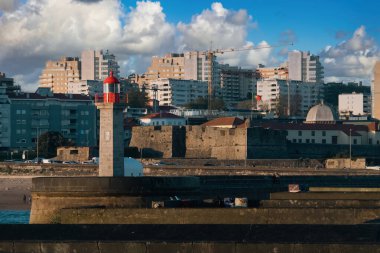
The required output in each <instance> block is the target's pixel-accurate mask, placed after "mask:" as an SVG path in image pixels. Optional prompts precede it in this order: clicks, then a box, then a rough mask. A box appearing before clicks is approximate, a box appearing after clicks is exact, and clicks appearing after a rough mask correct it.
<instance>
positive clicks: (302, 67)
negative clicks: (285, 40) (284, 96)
mask: <svg viewBox="0 0 380 253" xmlns="http://www.w3.org/2000/svg"><path fill="white" fill-rule="evenodd" d="M288 71H289V79H290V80H296V81H303V82H316V83H323V78H324V71H323V66H322V64H321V62H320V61H319V56H317V55H312V54H310V52H301V51H292V52H289V53H288Z"/></svg>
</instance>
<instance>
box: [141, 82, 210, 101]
mask: <svg viewBox="0 0 380 253" xmlns="http://www.w3.org/2000/svg"><path fill="white" fill-rule="evenodd" d="M146 88H148V89H147V90H146V91H147V93H148V96H149V97H150V98H152V99H157V100H158V101H159V104H160V105H173V106H184V105H185V104H187V103H189V102H190V101H192V100H195V99H197V98H198V97H203V98H206V97H207V94H208V93H207V92H208V90H207V82H203V81H198V80H180V79H171V78H169V79H168V78H160V79H157V80H154V81H151V82H150V83H149V84H147V86H146ZM155 93H156V94H155Z"/></svg>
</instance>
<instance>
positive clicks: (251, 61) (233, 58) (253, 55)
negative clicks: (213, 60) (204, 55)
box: [177, 2, 272, 67]
mask: <svg viewBox="0 0 380 253" xmlns="http://www.w3.org/2000/svg"><path fill="white" fill-rule="evenodd" d="M252 19H253V18H252V16H250V15H248V13H247V11H246V10H238V11H235V10H229V9H226V8H224V7H223V5H222V4H221V3H219V2H216V3H213V4H212V5H211V10H209V9H206V10H204V11H203V12H202V13H200V14H197V15H194V16H193V17H192V20H191V22H190V23H189V24H185V23H183V22H179V23H178V24H177V29H178V31H179V32H180V33H181V37H180V39H179V41H180V42H179V44H180V46H179V47H180V48H181V49H183V50H186V51H190V50H201V51H205V50H207V49H209V48H210V46H212V48H213V49H228V48H236V49H239V48H246V47H253V46H254V43H253V42H252V41H248V40H247V33H248V30H249V29H251V28H255V27H256V26H257V23H253V22H252ZM258 46H259V47H260V46H269V45H268V43H267V42H266V41H262V42H260V43H259V44H258ZM271 51H272V49H270V48H267V49H260V50H247V51H241V52H234V53H225V54H224V55H217V56H218V57H219V59H220V61H221V62H223V63H228V64H231V65H241V66H247V67H248V66H249V67H255V66H256V65H257V64H258V63H264V64H267V63H268V62H269V56H270V54H271Z"/></svg>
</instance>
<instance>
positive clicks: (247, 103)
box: [235, 100, 257, 110]
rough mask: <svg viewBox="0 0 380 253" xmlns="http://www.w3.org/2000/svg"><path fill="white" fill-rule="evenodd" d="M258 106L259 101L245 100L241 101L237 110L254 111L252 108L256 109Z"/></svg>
mask: <svg viewBox="0 0 380 253" xmlns="http://www.w3.org/2000/svg"><path fill="white" fill-rule="evenodd" d="M256 106H257V101H256V100H254V101H252V100H243V101H239V102H238V103H237V104H236V106H235V108H236V109H244V110H252V108H254V109H256Z"/></svg>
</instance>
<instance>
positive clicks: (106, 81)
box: [103, 71, 120, 84]
mask: <svg viewBox="0 0 380 253" xmlns="http://www.w3.org/2000/svg"><path fill="white" fill-rule="evenodd" d="M103 83H104V84H105V83H107V84H111V83H120V82H119V80H117V78H116V77H114V76H113V72H112V71H110V76H109V77H107V78H106V79H104V81H103Z"/></svg>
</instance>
